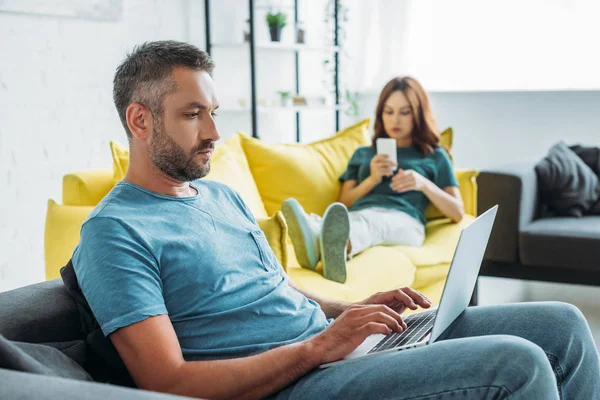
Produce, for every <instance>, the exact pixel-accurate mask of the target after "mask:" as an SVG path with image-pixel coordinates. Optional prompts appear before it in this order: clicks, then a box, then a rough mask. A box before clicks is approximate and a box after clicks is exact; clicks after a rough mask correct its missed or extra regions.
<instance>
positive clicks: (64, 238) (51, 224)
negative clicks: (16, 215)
mask: <svg viewBox="0 0 600 400" xmlns="http://www.w3.org/2000/svg"><path fill="white" fill-rule="evenodd" d="M93 209H94V207H86V206H63V205H60V204H56V202H55V201H54V200H48V213H47V214H46V231H45V233H44V256H45V259H46V279H48V280H50V279H55V278H59V277H60V268H61V267H63V266H64V265H65V264H66V263H67V262H68V261H69V259H70V258H71V256H72V255H73V250H74V249H75V246H77V243H79V231H80V230H81V225H82V224H83V222H84V221H85V219H86V218H87V216H88V215H89V213H90V212H92V210H93Z"/></svg>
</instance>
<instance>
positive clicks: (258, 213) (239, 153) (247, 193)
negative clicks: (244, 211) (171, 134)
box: [205, 134, 274, 218]
mask: <svg viewBox="0 0 600 400" xmlns="http://www.w3.org/2000/svg"><path fill="white" fill-rule="evenodd" d="M205 179H209V180H213V181H217V182H221V183H223V184H225V185H227V186H229V187H231V188H232V189H234V190H236V191H237V192H238V193H239V194H240V196H242V199H244V201H245V202H246V204H247V205H248V207H249V208H250V211H252V214H254V216H255V217H256V218H266V217H267V215H273V214H274V212H270V213H269V214H267V211H266V210H265V205H264V204H263V201H262V199H261V198H260V194H259V193H258V189H257V187H256V183H255V182H254V178H253V177H252V173H251V172H250V167H249V166H248V160H247V159H246V155H245V154H244V149H243V148H242V144H241V135H239V134H238V135H235V136H233V137H232V138H231V139H229V140H227V141H225V142H224V143H222V144H219V145H217V146H216V147H215V151H214V152H213V155H212V157H211V161H210V173H209V174H208V175H207V176H206V178H205Z"/></svg>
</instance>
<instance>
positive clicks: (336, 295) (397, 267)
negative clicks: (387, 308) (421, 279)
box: [287, 245, 415, 302]
mask: <svg viewBox="0 0 600 400" xmlns="http://www.w3.org/2000/svg"><path fill="white" fill-rule="evenodd" d="M288 254H289V257H290V263H289V264H288V270H287V273H288V275H289V276H290V278H291V279H292V280H293V281H294V283H295V284H297V285H298V286H299V287H300V288H302V289H304V290H306V291H308V292H310V293H314V294H316V295H318V296H323V297H325V298H328V299H331V300H339V301H351V302H354V301H360V300H364V299H365V298H367V297H369V296H370V295H372V294H373V293H375V292H380V291H385V290H392V289H397V288H400V287H404V286H411V285H412V283H413V280H414V274H415V267H414V266H413V264H412V263H411V262H410V260H409V259H408V258H407V257H406V256H405V255H403V254H402V253H401V252H399V251H398V250H397V249H396V248H394V247H384V246H376V247H371V248H370V249H367V250H365V251H364V252H363V253H361V254H359V255H358V256H356V257H354V258H353V259H352V260H350V261H349V262H348V264H347V267H346V271H347V274H348V277H347V279H346V282H345V283H344V284H341V283H337V282H334V281H330V280H327V279H325V278H324V277H323V275H322V269H321V266H320V265H319V266H318V267H317V269H316V270H315V271H311V270H308V269H305V268H301V267H300V266H298V263H297V261H296V259H295V257H293V246H291V245H290V246H289V248H288Z"/></svg>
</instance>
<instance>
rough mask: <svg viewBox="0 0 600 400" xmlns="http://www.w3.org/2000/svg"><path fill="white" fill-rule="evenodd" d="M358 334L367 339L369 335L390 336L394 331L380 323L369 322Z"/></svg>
mask: <svg viewBox="0 0 600 400" xmlns="http://www.w3.org/2000/svg"><path fill="white" fill-rule="evenodd" d="M358 332H359V334H360V335H361V336H363V337H364V338H365V339H366V338H367V336H369V335H373V334H375V333H381V334H382V335H386V336H387V335H389V334H390V333H392V332H393V331H392V330H391V329H390V328H389V327H388V326H387V325H386V324H380V323H378V322H369V323H367V324H365V325H363V326H362V327H360V328H359V329H358Z"/></svg>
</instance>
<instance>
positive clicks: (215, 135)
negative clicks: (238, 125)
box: [203, 118, 221, 142]
mask: <svg viewBox="0 0 600 400" xmlns="http://www.w3.org/2000/svg"><path fill="white" fill-rule="evenodd" d="M204 134H205V137H204V138H203V139H204V140H212V141H213V142H217V141H218V140H219V139H221V135H220V134H219V129H217V124H216V123H215V120H214V118H211V121H210V127H209V128H208V129H207V130H206V131H205V132H204Z"/></svg>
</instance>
